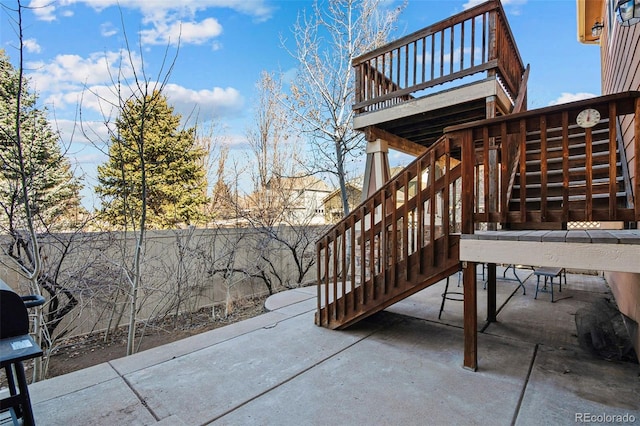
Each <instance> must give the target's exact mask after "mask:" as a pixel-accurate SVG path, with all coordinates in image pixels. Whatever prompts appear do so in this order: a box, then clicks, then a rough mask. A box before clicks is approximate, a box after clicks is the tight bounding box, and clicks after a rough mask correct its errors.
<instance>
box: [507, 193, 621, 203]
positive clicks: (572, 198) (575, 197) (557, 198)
mask: <svg viewBox="0 0 640 426" xmlns="http://www.w3.org/2000/svg"><path fill="white" fill-rule="evenodd" d="M626 196H627V194H626V192H616V198H622V197H624V198H626ZM591 198H592V199H602V198H609V193H603V194H592V195H591ZM586 199H587V196H586V195H583V194H580V195H569V201H585V200H586ZM546 200H547V202H553V201H562V200H563V197H562V196H554V197H547V198H546ZM540 201H542V198H540V197H534V198H527V199H526V202H527V203H537V202H540ZM511 202H512V203H519V202H520V198H513V199H511Z"/></svg>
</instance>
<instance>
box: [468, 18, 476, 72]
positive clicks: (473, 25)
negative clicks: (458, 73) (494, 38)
mask: <svg viewBox="0 0 640 426" xmlns="http://www.w3.org/2000/svg"><path fill="white" fill-rule="evenodd" d="M475 54H476V16H474V17H473V18H471V60H470V64H469V66H471V67H473V66H474V65H475V64H476V62H475Z"/></svg>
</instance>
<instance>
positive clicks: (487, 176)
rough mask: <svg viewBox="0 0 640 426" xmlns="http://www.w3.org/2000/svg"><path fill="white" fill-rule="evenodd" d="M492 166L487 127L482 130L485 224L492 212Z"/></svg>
mask: <svg viewBox="0 0 640 426" xmlns="http://www.w3.org/2000/svg"><path fill="white" fill-rule="evenodd" d="M490 171H491V164H490V162H489V128H488V127H487V126H485V127H483V128H482V182H483V183H484V189H483V194H482V198H483V199H484V201H483V203H484V211H483V212H482V213H483V215H482V216H483V217H484V221H485V222H489V211H490V210H491V198H490V195H491V185H490V183H491V182H490V174H489V172H490Z"/></svg>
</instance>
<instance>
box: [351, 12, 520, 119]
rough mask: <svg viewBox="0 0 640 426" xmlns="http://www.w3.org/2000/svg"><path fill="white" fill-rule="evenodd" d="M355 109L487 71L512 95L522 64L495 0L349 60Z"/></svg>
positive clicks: (409, 96) (402, 99) (394, 102)
mask: <svg viewBox="0 0 640 426" xmlns="http://www.w3.org/2000/svg"><path fill="white" fill-rule="evenodd" d="M353 67H354V68H355V72H356V99H355V105H354V106H353V108H354V109H355V110H356V112H357V113H364V112H370V111H376V110H379V109H383V108H386V107H389V106H393V105H397V104H400V103H403V102H405V101H407V100H409V99H412V98H413V97H415V96H419V95H420V93H419V92H420V91H425V90H427V89H429V88H432V87H434V86H438V85H442V84H445V83H450V82H452V81H454V80H458V79H462V78H465V77H469V76H473V75H476V74H479V73H486V76H487V77H493V78H497V79H499V80H500V82H501V83H502V85H503V86H504V87H505V89H506V90H507V92H508V93H509V94H510V95H511V96H512V98H513V99H515V98H516V96H517V95H518V93H519V89H520V84H521V79H522V75H523V72H524V65H523V63H522V59H521V58H520V54H519V52H518V49H517V47H516V44H515V41H514V38H513V35H512V33H511V29H510V28H509V24H508V22H507V20H506V18H505V13H504V10H503V9H502V6H501V4H500V2H499V1H490V2H486V3H483V4H481V5H479V6H476V7H473V8H471V9H468V10H466V11H464V12H462V13H460V14H458V15H455V16H453V17H451V18H449V19H445V20H443V21H441V22H439V23H437V24H434V25H432V26H430V27H427V28H425V29H422V30H420V31H417V32H415V33H413V34H410V35H408V36H406V37H403V38H401V39H398V40H396V41H394V42H392V43H390V44H387V45H386V46H383V47H380V48H378V49H376V50H373V51H371V52H369V53H367V54H364V55H362V56H360V57H358V58H356V59H355V60H354V61H353Z"/></svg>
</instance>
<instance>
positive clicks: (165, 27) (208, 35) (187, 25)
mask: <svg viewBox="0 0 640 426" xmlns="http://www.w3.org/2000/svg"><path fill="white" fill-rule="evenodd" d="M221 33H222V25H220V23H219V22H218V21H217V20H216V19H214V18H207V19H205V20H203V21H201V22H194V21H191V22H183V21H174V22H169V21H161V22H156V23H155V26H154V28H153V29H150V30H142V31H140V36H141V41H142V43H143V44H162V45H169V44H171V45H177V44H178V42H180V44H203V43H206V42H207V41H208V40H210V39H212V38H214V37H217V36H219V35H220V34H221Z"/></svg>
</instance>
